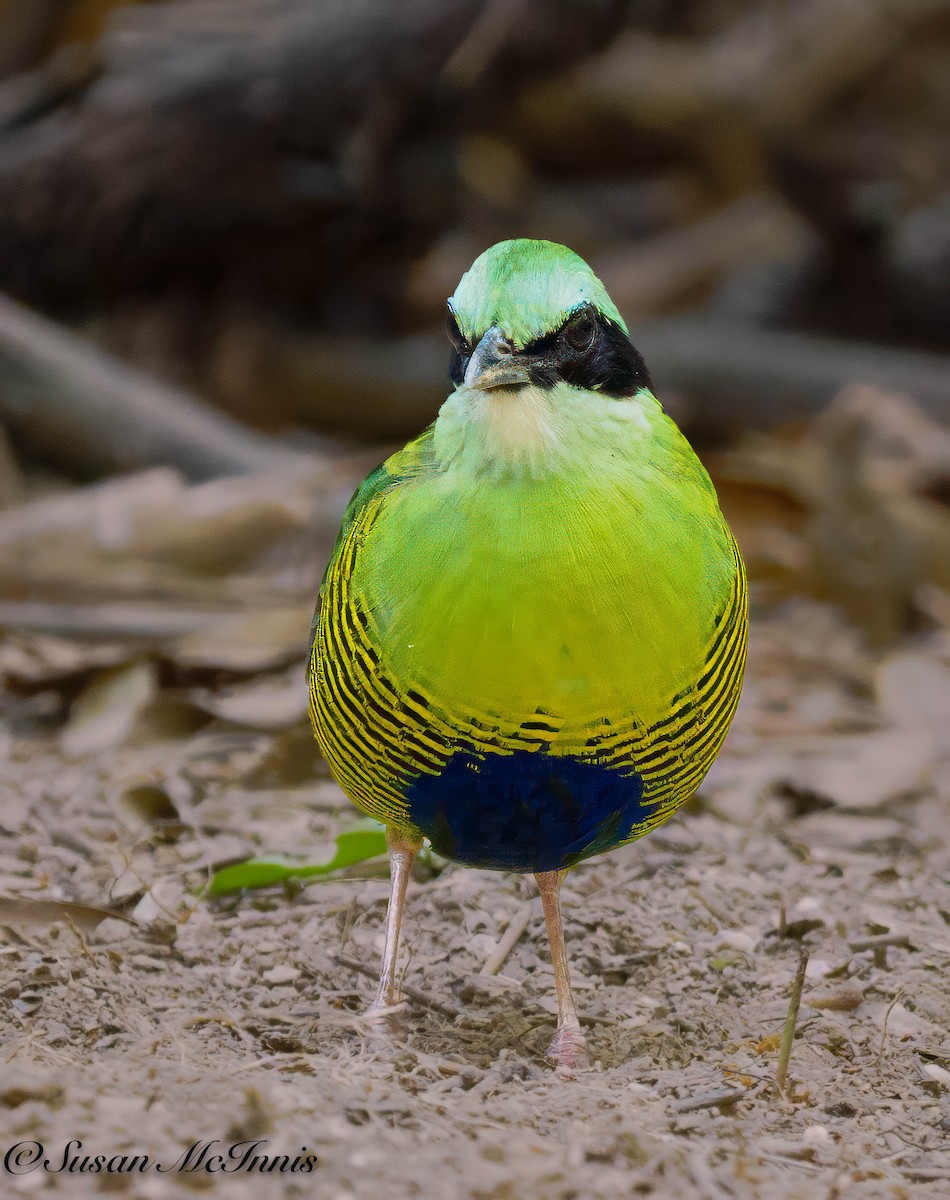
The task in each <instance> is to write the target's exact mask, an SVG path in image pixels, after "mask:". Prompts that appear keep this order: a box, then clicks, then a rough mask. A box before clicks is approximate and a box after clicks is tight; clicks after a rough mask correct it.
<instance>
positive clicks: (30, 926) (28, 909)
mask: <svg viewBox="0 0 950 1200" xmlns="http://www.w3.org/2000/svg"><path fill="white" fill-rule="evenodd" d="M109 917H115V918H116V920H119V921H128V922H129V923H130V924H132V925H134V924H135V922H134V921H133V920H132V919H131V918H130V917H126V916H124V915H123V914H122V913H119V912H113V911H112V910H111V909H109V908H97V907H95V906H94V905H91V904H76V903H74V902H73V901H71V900H34V899H30V900H25V899H22V898H21V897H19V896H0V925H2V926H4V927H6V928H8V929H12V930H14V932H19V933H33V932H36V931H37V930H40V929H47V928H48V927H49V926H50V925H53V924H55V922H57V921H71V922H72V923H73V924H74V925H75V926H76V927H77V928H79V929H81V930H82V931H83V932H84V933H89V932H91V931H92V930H93V929H95V928H96V926H97V925H99V924H100V922H102V921H105V920H107V919H108V918H109Z"/></svg>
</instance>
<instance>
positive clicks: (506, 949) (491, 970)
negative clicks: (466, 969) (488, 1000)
mask: <svg viewBox="0 0 950 1200" xmlns="http://www.w3.org/2000/svg"><path fill="white" fill-rule="evenodd" d="M533 913H534V905H533V904H532V903H531V902H530V901H529V902H528V903H527V904H522V906H521V908H519V909H518V911H517V912H516V913H515V915H514V916H513V917H512V918H511V920H510V921H509V922H508V928H507V929H506V930H505V932H504V934H503V935H502V937H501V938H500V939H499V942H498V945H497V946H496V947H495V949H494V950H493V951H492V952H491V954H490V955H489V956H488V958H487V959H486V960H485V965H484V966H483V967H482V969H481V972H480V973H481V974H482V975H497V974H498V972H499V971H500V970H501V968H502V967H503V966H504V965H505V963H506V962H507V960H508V955H509V954H510V953H511V952H512V950H514V948H515V946H516V945H517V944H518V941H519V939H520V938H521V936H522V934H523V933H524V931H525V930H526V929H527V928H528V925H529V923H530V921H531V917H532V914H533Z"/></svg>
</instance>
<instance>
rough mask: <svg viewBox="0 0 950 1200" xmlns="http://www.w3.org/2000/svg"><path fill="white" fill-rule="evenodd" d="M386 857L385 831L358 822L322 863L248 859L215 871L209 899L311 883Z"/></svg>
mask: <svg viewBox="0 0 950 1200" xmlns="http://www.w3.org/2000/svg"><path fill="white" fill-rule="evenodd" d="M385 853H386V828H385V826H384V825H380V824H379V822H378V821H371V820H369V819H368V818H367V819H366V820H365V821H359V822H357V824H355V825H351V826H350V828H349V829H344V830H343V832H342V833H340V834H338V835H337V839H336V854H334V856H333V857H332V858H331V859H330V861H329V862H326V863H295V862H288V861H287V860H286V859H284V858H250V859H248V860H247V862H242V863H238V864H237V865H236V866H233V867H224V868H222V870H220V871H215V873H214V875H212V876H211V882H210V883H209V884H208V890H207V894H208V895H209V896H223V895H225V894H226V893H228V892H239V891H241V890H243V889H244V888H262V887H272V886H273V885H274V884H275V883H286V882H288V881H289V880H292V879H312V878H315V877H317V876H320V875H329V874H330V872H331V871H341V870H343V868H344V867H352V866H355V865H356V864H357V863H361V862H366V861H367V860H368V859H371V858H378V857H379V856H380V855H381V854H385Z"/></svg>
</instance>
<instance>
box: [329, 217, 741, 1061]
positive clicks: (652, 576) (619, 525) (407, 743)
mask: <svg viewBox="0 0 950 1200" xmlns="http://www.w3.org/2000/svg"><path fill="white" fill-rule="evenodd" d="M448 330H449V337H450V339H451V341H452V345H453V348H454V355H453V358H452V365H451V379H452V383H453V385H454V389H453V391H452V393H451V395H450V396H449V397H448V399H447V400H446V401H445V403H444V404H443V405H442V407H441V409H440V411H439V415H438V417H437V419H436V420H435V422H434V424H432V425H431V426H430V427H429V428H428V429H427V430H426V431H425V432H424V433H423V434H422V435H421V436H420V437H418V438H416V440H415V441H412V442H410V443H409V444H408V445H407V446H406V447H405V448H404V449H402V450H400V451H399V452H398V453H396V454H394V455H392V457H391V458H389V459H387V460H386V462H384V463H383V464H382V466H380V467H378V468H377V469H376V470H375V471H373V472H372V474H370V475H369V476H368V477H367V479H366V480H365V481H364V482H363V484H362V485H361V486H360V488H359V489H358V490H357V492H356V494H355V495H354V497H353V499H352V500H351V502H350V505H349V507H348V508H347V511H346V514H345V516H344V518H343V525H342V528H341V530H340V534H339V537H338V539H337V543H336V547H335V549H334V551H333V555H332V558H331V560H330V563H329V566H328V567H327V571H326V575H325V576H324V580H323V584H322V586H321V589H320V602H319V609H318V614H317V616H316V618H315V635H314V642H313V651H312V658H311V667H310V695H311V716H312V719H313V723H314V728H315V731H316V736H317V740H318V742H319V745H320V749H321V751H322V752H323V754H324V756H325V757H326V759H327V761H328V763H329V764H330V767H331V770H332V771H333V774H334V775H335V777H336V779H337V780H338V781H339V784H340V786H341V787H342V789H343V791H344V792H345V793H346V795H347V796H348V797H349V798H350V800H352V802H353V803H354V804H355V805H356V806H357V808H360V809H362V810H363V811H364V812H366V813H368V814H369V815H370V816H372V817H375V818H376V819H377V820H379V821H381V822H383V823H384V824H385V825H386V828H387V840H388V845H389V850H390V860H391V876H392V882H391V892H390V900H389V908H388V912H387V918H386V945H385V951H384V955H383V964H382V972H381V978H380V984H379V991H378V994H377V996H376V999H375V1001H374V1002H373V1004H372V1005H371V1007H370V1013H371V1014H377V1015H378V1014H381V1013H385V1012H386V1011H387V1010H389V1009H390V1008H391V1007H392V1006H393V1005H394V1004H395V1003H396V1002H397V1000H398V998H399V986H398V981H397V974H396V963H397V952H398V943H399V930H400V924H401V920H402V914H403V909H404V906H405V896H406V885H407V882H408V879H409V872H410V868H411V866H412V861H413V858H414V856H415V855H416V853H417V852H418V850H419V849H420V847H421V846H422V843H423V838H428V839H429V840H430V842H431V843H432V845H433V846H434V847H435V849H436V850H437V851H438V852H439V853H440V854H442V855H444V856H445V857H447V858H450V859H454V860H455V861H456V862H459V863H463V864H465V865H467V866H473V867H487V868H489V869H492V870H498V871H521V872H528V871H530V872H533V873H534V875H535V877H536V879H537V883H538V887H539V890H540V893H541V899H542V904H543V907H544V915H545V921H546V926H547V932H548V937H549V940H550V945H551V957H552V962H553V967H554V977H555V984H556V988H557V1006H558V1018H557V1032H556V1034H555V1037H554V1040H553V1042H552V1044H551V1048H550V1051H549V1054H550V1056H551V1057H552V1058H553V1059H555V1060H556V1061H557V1062H558V1063H559V1064H564V1065H566V1066H574V1067H577V1066H581V1065H583V1064H584V1063H585V1062H586V1055H587V1051H586V1045H585V1040H584V1037H583V1034H582V1032H581V1027H580V1023H579V1021H578V1017H577V1012H576V1009H575V1006H574V1002H573V999H572V996H571V986H570V978H569V973H568V964H567V955H566V950H565V945H564V935H563V929H562V924H561V917H560V908H559V889H560V885H561V881H562V880H563V877H564V875H565V874H566V872H567V870H568V869H569V868H570V867H572V866H574V865H575V864H576V863H578V862H580V861H581V860H583V859H585V858H588V857H589V856H590V855H593V854H600V853H602V852H603V851H605V850H611V849H613V848H614V847H616V846H621V845H623V844H624V843H626V842H630V841H633V840H635V839H636V838H640V837H642V836H643V835H644V834H646V833H649V831H650V830H651V829H655V828H656V826H658V825H660V824H661V823H662V822H663V821H665V820H667V818H669V817H670V816H672V814H673V813H674V812H675V811H676V810H677V808H679V806H680V805H681V804H683V803H684V801H686V800H687V799H688V798H689V797H690V796H691V795H692V793H693V792H694V791H695V790H696V788H697V786H698V785H699V783H700V781H701V780H702V778H703V776H704V775H705V774H706V772H707V770H708V769H709V767H710V765H711V764H712V762H713V759H714V758H715V757H716V754H717V753H718V751H719V748H720V746H721V745H722V742H723V739H724V738H725V736H726V732H727V730H728V728H729V724H730V722H731V720H732V716H733V713H734V712H735V709H736V705H737V703H738V700H739V692H740V690H741V686H742V676H743V670H744V666H745V656H746V642H747V636H748V615H747V596H746V580H745V571H744V568H743V564H742V559H741V558H740V555H739V551H738V548H737V546H736V543H735V539H734V538H733V536H732V534H731V532H730V530H729V527H728V525H727V524H726V521H725V519H724V518H723V515H722V513H721V512H720V510H719V504H718V501H717V498H716V492H715V490H714V488H713V485H712V483H711V482H710V479H709V476H708V475H707V474H706V471H705V470H704V469H703V467H702V465H701V464H700V462H699V460H698V459H697V458H696V456H695V454H694V453H693V451H692V449H691V448H690V446H689V443H688V442H687V441H686V439H685V438H684V437H683V435H682V434H681V433H680V431H679V429H678V428H677V427H676V425H675V424H674V423H673V421H672V420H670V418H669V417H668V416H666V415H665V413H664V412H663V410H662V408H661V407H660V404H659V402H658V401H657V399H656V398H655V397H654V395H653V393H652V391H651V382H650V377H649V374H648V373H647V369H646V366H645V365H644V362H643V359H642V358H641V356H640V354H639V353H638V352H637V351H636V349H634V347H633V346H632V345H631V343H630V340H629V338H628V336H627V328H626V325H625V324H624V321H623V318H622V317H621V315H620V313H619V312H618V311H617V309H616V308H615V306H614V304H613V303H612V301H611V299H610V297H609V296H608V295H607V292H606V290H605V288H604V286H603V284H602V283H601V282H600V280H599V279H597V277H596V276H595V275H594V274H593V272H592V271H591V270H590V268H589V267H588V266H587V264H586V263H585V262H584V261H583V260H582V259H581V258H579V257H578V256H577V255H576V254H575V253H573V251H571V250H568V249H567V248H566V247H564V246H559V245H556V244H554V243H552V242H545V241H528V240H520V239H519V240H516V241H507V242H501V243H499V244H498V245H496V246H493V247H492V248H491V249H490V250H487V251H485V253H484V254H482V255H481V256H480V257H479V258H478V259H476V261H475V263H474V264H473V265H472V267H471V269H470V270H469V271H468V272H467V273H466V274H465V275H464V276H463V277H462V280H461V282H460V283H459V285H458V288H457V289H456V292H455V294H454V295H453V296H452V297H451V299H450V300H449V316H448Z"/></svg>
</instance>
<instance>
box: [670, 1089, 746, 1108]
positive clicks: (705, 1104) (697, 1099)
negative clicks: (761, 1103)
mask: <svg viewBox="0 0 950 1200" xmlns="http://www.w3.org/2000/svg"><path fill="white" fill-rule="evenodd" d="M748 1094H749V1092H748V1088H720V1089H719V1090H718V1091H715V1092H705V1093H704V1094H703V1095H702V1096H691V1097H690V1098H689V1099H688V1100H679V1101H677V1103H676V1104H674V1105H673V1111H674V1112H675V1113H691V1112H699V1111H700V1109H703V1108H719V1107H720V1106H721V1105H723V1104H735V1102H736V1101H737V1100H742V1099H743V1098H744V1097H745V1096H747V1095H748Z"/></svg>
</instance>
